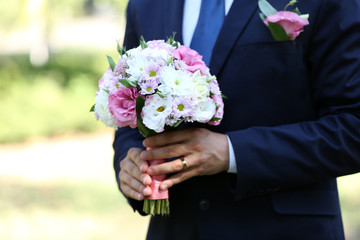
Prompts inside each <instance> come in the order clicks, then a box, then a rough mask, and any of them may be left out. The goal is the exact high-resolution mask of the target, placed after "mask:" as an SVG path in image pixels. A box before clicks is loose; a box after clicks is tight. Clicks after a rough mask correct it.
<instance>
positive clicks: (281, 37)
mask: <svg viewBox="0 0 360 240" xmlns="http://www.w3.org/2000/svg"><path fill="white" fill-rule="evenodd" d="M296 2H297V1H296V0H291V1H290V2H289V3H288V4H287V5H286V6H285V8H284V11H277V10H276V9H275V8H274V7H273V6H271V4H270V3H269V2H267V1H266V0H259V2H258V5H259V8H260V10H261V13H260V18H261V19H262V20H263V22H264V23H265V24H266V26H267V27H268V28H269V30H270V32H271V34H272V36H273V37H274V39H275V40H276V41H287V40H291V41H294V40H295V39H296V37H297V36H299V34H300V33H301V32H302V31H303V29H304V27H305V26H306V25H308V24H309V21H308V18H309V14H301V13H300V11H299V9H298V8H295V9H294V10H292V11H287V10H286V9H287V8H288V7H289V6H293V5H294V4H295V3H296Z"/></svg>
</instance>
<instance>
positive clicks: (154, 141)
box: [143, 129, 189, 147]
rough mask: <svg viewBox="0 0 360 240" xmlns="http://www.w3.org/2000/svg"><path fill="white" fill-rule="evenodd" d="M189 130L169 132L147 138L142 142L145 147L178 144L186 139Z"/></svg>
mask: <svg viewBox="0 0 360 240" xmlns="http://www.w3.org/2000/svg"><path fill="white" fill-rule="evenodd" d="M187 132H189V129H183V130H175V131H169V132H165V133H161V134H157V135H155V136H152V137H148V138H146V139H145V140H144V141H143V145H144V146H145V147H160V146H165V145H170V144H174V143H180V142H182V141H184V140H185V139H187V138H188V134H187Z"/></svg>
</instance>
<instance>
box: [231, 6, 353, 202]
mask: <svg viewBox="0 0 360 240" xmlns="http://www.w3.org/2000/svg"><path fill="white" fill-rule="evenodd" d="M322 2H323V3H322V5H321V8H320V10H319V11H318V12H317V13H316V14H318V16H316V21H315V22H313V23H310V24H315V25H314V26H313V27H314V28H313V31H312V33H311V37H310V40H309V41H310V44H309V47H308V49H307V51H308V53H307V57H306V61H307V62H308V63H307V64H308V67H309V77H310V87H311V89H312V101H313V105H314V108H315V110H316V115H317V119H316V120H315V121H307V122H298V123H293V124H287V125H281V126H272V127H250V128H247V129H244V130H238V131H232V132H229V133H228V135H229V137H230V139H231V142H232V144H233V146H234V150H235V155H236V161H237V162H236V164H237V175H236V187H235V194H236V197H237V198H238V199H240V198H242V197H244V196H246V195H248V193H249V192H264V191H265V192H267V191H273V190H274V191H278V190H281V189H289V188H293V187H298V186H302V185H306V184H312V183H316V182H319V181H322V180H327V179H331V178H334V177H338V176H342V175H347V174H352V173H356V172H359V171H360V1H359V0H344V1H337V0H329V1H327V0H323V1H322ZM294 107H296V106H294Z"/></svg>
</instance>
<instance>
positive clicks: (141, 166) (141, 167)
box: [140, 163, 145, 172]
mask: <svg viewBox="0 0 360 240" xmlns="http://www.w3.org/2000/svg"><path fill="white" fill-rule="evenodd" d="M144 168H145V164H144V163H143V164H141V165H140V171H142V172H144Z"/></svg>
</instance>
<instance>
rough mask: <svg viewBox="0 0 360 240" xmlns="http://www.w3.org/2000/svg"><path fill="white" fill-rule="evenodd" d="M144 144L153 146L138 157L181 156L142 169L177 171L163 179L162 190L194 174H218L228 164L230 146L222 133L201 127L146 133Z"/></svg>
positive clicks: (154, 173) (144, 159)
mask: <svg viewBox="0 0 360 240" xmlns="http://www.w3.org/2000/svg"><path fill="white" fill-rule="evenodd" d="M143 144H144V146H145V147H149V148H152V149H151V150H147V151H143V152H142V153H141V155H140V156H141V157H140V158H141V161H147V160H154V159H167V158H173V157H180V158H179V159H177V160H174V161H171V162H167V163H163V164H159V165H154V166H151V167H148V166H147V167H146V168H147V169H146V170H145V171H144V172H147V173H148V174H149V175H160V174H168V173H174V172H177V174H175V175H173V176H171V177H170V178H168V179H166V180H164V181H163V182H162V184H161V186H160V189H161V190H166V189H168V188H170V187H172V186H173V185H175V184H178V183H180V182H183V181H185V180H187V179H189V178H192V177H195V176H199V175H212V174H217V173H220V172H222V171H226V170H228V168H229V146H228V141H227V136H226V135H225V134H221V133H215V132H211V131H209V130H207V129H203V128H195V129H184V130H175V131H170V132H166V133H162V134H158V135H156V136H153V137H149V138H147V139H145V140H144V142H143ZM181 157H184V158H185V160H186V165H187V166H188V168H186V169H184V167H183V164H182V159H181ZM143 170H144V169H143ZM144 172H143V173H144Z"/></svg>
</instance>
